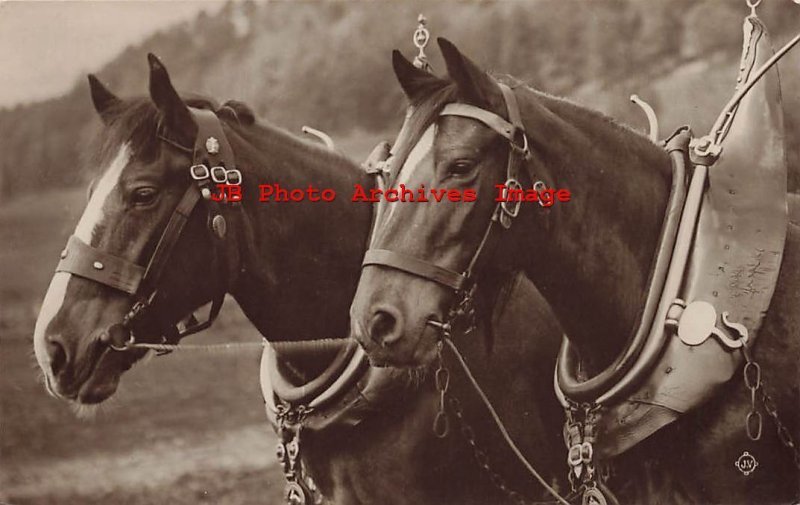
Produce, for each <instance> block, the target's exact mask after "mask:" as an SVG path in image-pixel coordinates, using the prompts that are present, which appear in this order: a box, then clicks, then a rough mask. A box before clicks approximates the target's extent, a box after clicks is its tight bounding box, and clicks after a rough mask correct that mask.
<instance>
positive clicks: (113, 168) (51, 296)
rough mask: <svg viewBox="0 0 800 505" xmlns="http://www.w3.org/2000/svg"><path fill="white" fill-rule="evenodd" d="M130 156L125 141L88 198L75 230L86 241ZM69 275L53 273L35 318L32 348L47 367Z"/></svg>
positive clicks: (41, 362) (89, 237) (41, 364)
mask: <svg viewBox="0 0 800 505" xmlns="http://www.w3.org/2000/svg"><path fill="white" fill-rule="evenodd" d="M129 160H130V149H129V147H128V145H127V144H123V145H122V147H121V148H120V150H119V152H118V153H117V156H116V157H115V158H114V160H113V161H112V162H111V165H110V166H109V167H108V168H107V169H106V170H105V172H104V174H103V176H102V177H101V178H100V181H99V182H98V183H97V185H96V186H95V188H94V192H93V193H92V197H91V198H90V199H89V204H88V205H87V206H86V209H85V210H84V211H83V215H82V216H81V219H80V221H79V222H78V226H77V227H76V228H75V233H74V235H75V236H76V237H78V238H79V239H81V240H82V241H84V242H85V243H87V244H90V243H91V240H92V233H93V232H94V229H95V228H96V227H97V226H98V225H100V224H101V223H102V222H103V217H104V214H103V207H104V206H105V203H106V200H107V199H108V196H109V195H110V194H111V191H112V190H113V189H114V187H115V186H116V185H117V182H118V181H119V178H120V175H121V174H122V169H124V168H125V166H126V165H127V164H128V161H129ZM70 277H72V274H69V273H67V272H56V273H55V275H53V279H52V280H51V281H50V287H49V288H47V294H46V295H45V296H44V301H43V302H42V308H41V310H40V311H39V317H38V318H37V319H36V327H35V328H34V330H33V348H34V351H35V353H36V358H37V360H38V361H39V364H40V366H42V368H43V369H47V368H46V367H45V364H47V363H48V362H49V358H47V350H46V347H47V346H46V345H45V339H44V337H45V332H46V331H47V327H48V326H49V325H50V322H51V321H52V320H53V318H54V317H56V314H58V312H59V311H60V310H61V306H62V305H63V304H64V296H65V295H66V293H67V284H69V279H70Z"/></svg>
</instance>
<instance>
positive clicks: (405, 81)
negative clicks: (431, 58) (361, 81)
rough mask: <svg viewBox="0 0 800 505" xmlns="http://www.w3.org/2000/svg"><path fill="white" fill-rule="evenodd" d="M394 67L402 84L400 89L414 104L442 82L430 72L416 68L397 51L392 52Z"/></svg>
mask: <svg viewBox="0 0 800 505" xmlns="http://www.w3.org/2000/svg"><path fill="white" fill-rule="evenodd" d="M392 67H393V68H394V73H395V75H396V76H397V80H398V81H399V82H400V87H401V88H403V93H405V94H406V96H407V97H408V99H409V100H411V101H412V102H413V101H416V99H417V98H419V97H420V96H423V95H424V93H425V92H426V91H427V90H428V89H430V88H431V87H432V86H434V85H435V84H438V83H440V82H441V79H439V78H438V77H436V76H435V75H433V74H431V73H430V72H427V71H425V70H422V69H421V68H417V67H415V66H414V64H413V63H411V62H410V61H408V59H406V57H405V56H403V54H402V53H401V52H400V51H398V50H397V49H395V50H394V51H392Z"/></svg>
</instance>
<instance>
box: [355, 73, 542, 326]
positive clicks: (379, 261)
mask: <svg viewBox="0 0 800 505" xmlns="http://www.w3.org/2000/svg"><path fill="white" fill-rule="evenodd" d="M498 85H499V87H500V90H501V91H502V93H503V99H504V101H505V105H506V110H507V112H508V118H509V120H506V119H504V118H503V117H501V116H499V115H498V114H495V113H494V112H490V111H488V110H485V109H481V108H480V107H475V106H474V105H469V104H465V103H450V104H447V105H445V107H444V108H443V109H442V111H441V112H440V113H439V116H458V117H466V118H470V119H474V120H476V121H479V122H481V123H483V124H484V125H486V126H487V127H489V128H491V129H492V130H494V131H495V132H497V133H498V134H499V135H501V136H502V137H503V138H505V139H506V140H507V141H508V145H509V152H508V163H507V165H506V182H505V188H506V190H505V191H506V192H508V191H509V190H511V189H522V183H521V182H520V166H521V165H522V163H523V162H524V161H526V160H529V159H530V156H531V154H530V149H529V147H528V136H527V135H526V133H525V127H524V126H523V124H522V118H521V116H520V111H519V104H518V103H517V97H516V96H515V95H514V92H513V91H512V90H511V88H509V87H508V86H506V85H505V84H501V83H498ZM401 133H402V131H401ZM390 161H391V158H390V159H388V160H387V161H386V163H389V162H390ZM378 180H379V183H384V181H382V180H381V178H380V177H378ZM506 194H508V193H506ZM520 204H521V200H519V199H517V200H515V201H513V202H512V201H508V199H507V198H503V199H502V201H500V202H498V203H497V206H496V207H495V209H494V211H493V212H492V217H491V219H490V221H489V224H488V226H487V227H486V231H485V232H484V234H483V237H482V238H481V241H480V244H479V245H478V248H477V250H476V251H475V254H474V255H473V256H472V259H471V260H470V262H469V265H468V266H467V268H466V269H465V270H464V271H463V272H456V271H454V270H451V269H449V268H445V267H443V266H440V265H436V264H434V263H431V262H429V261H426V260H422V259H419V258H415V257H413V256H409V255H407V254H403V253H400V252H396V251H390V250H387V249H369V250H367V252H366V254H365V255H364V260H363V262H362V268H363V267H365V266H368V265H378V266H384V267H389V268H392V269H394V270H400V271H401V272H406V273H408V274H411V275H415V276H417V277H421V278H423V279H427V280H429V281H432V282H435V283H437V284H440V285H442V286H445V287H447V288H450V289H452V290H453V291H455V292H456V293H457V294H458V295H459V298H458V300H457V302H456V304H455V305H454V307H455V308H454V309H453V310H452V311H451V314H450V317H449V319H450V320H452V319H454V318H455V316H457V315H461V314H463V313H469V312H471V304H472V297H473V295H474V288H475V283H474V275H475V271H476V270H477V267H478V265H479V264H480V263H482V262H484V261H485V258H488V257H489V256H490V254H485V253H486V252H487V251H489V250H491V249H492V247H488V245H489V244H490V243H491V244H494V243H495V242H496V238H494V237H495V236H496V235H497V234H496V233H494V230H496V229H497V226H496V224H499V226H500V229H502V230H507V229H508V228H510V227H511V223H512V220H513V219H514V218H515V217H517V215H518V214H519V209H520ZM379 224H380V223H378V222H377V220H376V222H375V226H378V225H379ZM429 324H431V325H433V326H436V327H438V328H439V329H441V330H442V331H443V332H444V333H447V332H449V329H450V324H449V323H442V322H438V321H430V322H429Z"/></svg>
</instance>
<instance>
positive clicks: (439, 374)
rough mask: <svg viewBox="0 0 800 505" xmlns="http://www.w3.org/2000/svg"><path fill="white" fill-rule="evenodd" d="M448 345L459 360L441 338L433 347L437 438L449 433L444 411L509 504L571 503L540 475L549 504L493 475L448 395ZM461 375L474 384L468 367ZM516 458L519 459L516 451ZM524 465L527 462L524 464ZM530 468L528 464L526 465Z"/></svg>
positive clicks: (487, 461)
mask: <svg viewBox="0 0 800 505" xmlns="http://www.w3.org/2000/svg"><path fill="white" fill-rule="evenodd" d="M445 343H447V344H449V346H450V348H451V349H452V350H453V351H454V352H455V353H456V357H458V358H459V361H461V358H460V354H458V350H457V349H456V348H455V346H454V345H453V343H452V342H451V341H450V340H447V339H442V340H440V341H439V343H438V345H437V353H436V360H437V367H436V372H435V375H434V383H435V386H436V391H437V392H438V393H439V405H438V411H437V412H436V417H435V418H434V422H433V432H434V434H435V435H436V436H437V437H439V438H445V437H447V435H448V434H449V432H450V420H449V416H448V408H449V410H450V411H451V412H452V414H453V415H454V416H455V418H456V421H457V423H458V428H459V431H460V433H461V436H462V437H464V440H465V441H466V442H467V445H469V447H470V449H471V450H472V455H473V457H474V459H475V461H476V462H477V463H478V465H479V466H480V468H481V469H482V470H483V471H484V473H486V475H487V477H488V478H489V481H490V482H491V483H492V485H493V486H494V487H495V488H497V489H498V490H499V491H501V492H502V493H503V494H505V495H506V496H507V497H508V498H509V499H510V500H511V502H513V503H515V504H517V505H550V504H562V505H568V501H567V500H571V499H573V498H574V497H575V495H574V494H570V495H568V496H567V499H564V498H562V497H561V496H560V495H559V494H558V492H557V491H556V490H555V489H554V488H552V487H551V486H549V485H548V484H547V483H546V482H545V481H544V480H542V479H541V476H539V475H538V474H537V475H536V477H537V479H539V482H540V483H541V484H542V485H543V486H544V487H545V488H546V489H547V490H548V492H550V493H551V494H553V495H554V496H555V497H556V499H555V500H551V501H531V500H528V499H527V498H525V497H524V496H522V495H521V494H520V493H519V492H517V491H515V490H513V489H511V488H509V487H508V484H507V483H506V481H505V479H504V478H503V477H502V476H501V475H500V474H499V473H498V472H496V471H495V470H494V469H493V468H492V466H491V464H490V462H489V456H488V455H487V454H486V451H484V450H483V449H481V448H480V446H478V443H477V441H476V439H475V430H473V429H472V427H471V426H470V425H469V423H467V421H466V419H465V418H464V412H463V410H462V408H461V403H460V402H459V401H458V399H457V398H455V397H454V396H453V395H452V394H451V393H449V388H450V371H449V369H448V368H447V367H446V366H445V364H444V357H443V355H442V351H443V347H444V344H445ZM461 365H462V367H466V363H464V362H463V361H461ZM464 371H465V373H467V377H468V378H471V379H472V380H473V381H474V377H472V375H471V373H470V371H469V369H468V368H464ZM473 386H475V387H476V388H478V389H477V391H478V394H479V395H480V396H481V397H482V398H483V400H484V402H488V399H486V398H485V395H484V393H483V392H482V391H481V390H480V389H479V387H478V386H477V383H475V382H473ZM485 405H486V406H487V408H489V410H490V411H491V412H493V413H494V409H493V407H492V406H491V404H488V403H485ZM495 422H496V423H498V428H499V429H500V431H501V433H503V434H505V435H506V436H507V432H506V430H505V427H504V426H503V425H502V423H500V421H499V420H498V419H497V418H495ZM506 441H507V442H508V443H509V444H510V447H511V449H512V450H515V451H518V449H517V448H516V446H515V445H513V442H510V439H508V438H507V439H506ZM517 456H518V457H521V456H520V455H519V453H518V452H517ZM526 463H527V462H526ZM526 466H528V467H529V466H530V465H526ZM529 471H530V469H529Z"/></svg>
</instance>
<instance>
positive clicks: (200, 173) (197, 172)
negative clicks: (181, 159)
mask: <svg viewBox="0 0 800 505" xmlns="http://www.w3.org/2000/svg"><path fill="white" fill-rule="evenodd" d="M189 174H191V176H192V179H194V180H196V181H203V180H205V179H208V177H209V175H210V172H209V171H208V167H207V166H205V165H203V164H202V163H200V164H198V165H192V166H191V167H189Z"/></svg>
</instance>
